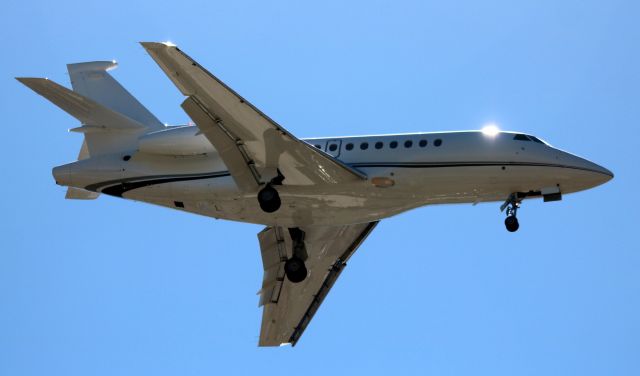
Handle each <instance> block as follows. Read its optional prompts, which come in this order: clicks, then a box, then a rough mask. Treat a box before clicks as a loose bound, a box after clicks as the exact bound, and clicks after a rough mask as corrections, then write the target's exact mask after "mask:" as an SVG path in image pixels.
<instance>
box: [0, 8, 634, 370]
mask: <svg viewBox="0 0 640 376" xmlns="http://www.w3.org/2000/svg"><path fill="white" fill-rule="evenodd" d="M639 11H640V5H638V3H637V2H634V1H615V0H612V1H606V2H596V1H575V0H573V1H563V2H557V1H536V2H526V3H525V2H513V1H482V2H480V1H393V2H391V1H390V2H383V1H366V2H356V1H354V2H349V4H345V2H327V1H323V2H318V3H317V4H307V3H306V2H246V1H227V2H215V1H182V2H173V3H167V4H159V3H158V2H152V1H136V2H132V1H129V2H122V1H110V2H95V3H87V2H84V1H83V2H80V1H78V2H66V1H56V2H49V1H41V0H37V1H29V2H25V1H14V0H9V1H5V2H4V3H3V11H2V14H0V21H1V22H0V31H1V34H0V35H2V45H3V53H2V59H0V73H1V74H0V82H1V84H0V113H1V114H2V122H3V135H4V140H5V142H4V148H3V150H4V153H3V154H4V161H3V163H1V164H0V171H1V172H2V181H3V183H4V184H2V185H0V193H1V194H2V197H3V198H4V205H3V214H2V215H0V223H1V226H0V228H1V230H0V234H1V235H2V236H0V375H7V376H8V375H12V376H15V375H43V374H46V375H87V374H90V375H138V374H154V375H175V374H182V375H202V374H223V373H224V374H255V373H257V372H260V373H266V374H272V373H273V374H276V373H277V374H282V373H283V372H304V373H305V374H308V375H327V374H332V375H335V374H350V373H354V372H358V373H367V374H390V373H392V372H393V373H399V372H404V373H410V374H434V375H467V374H474V375H541V374H545V375H569V374H574V375H578V374H579V375H603V374H607V375H638V374H640V300H639V297H640V273H639V270H640V254H639V251H640V247H639V246H638V240H637V236H636V233H635V232H636V231H637V225H638V224H639V223H640V221H639V220H638V219H639V218H638V209H639V208H638V203H637V200H636V199H635V191H636V189H637V187H638V185H639V184H640V176H639V174H638V164H639V162H640V160H639V158H638V149H639V148H640V141H639V138H638V137H636V133H637V131H638V123H639V120H640V105H639V103H640V89H639V88H640V70H639V69H638V67H640V49H639V48H638V46H639V45H640V26H638V19H639V17H640V12H639ZM141 40H151V41H163V40H171V41H173V42H175V43H177V44H179V45H180V47H181V48H182V49H184V50H185V51H187V53H189V54H190V55H191V56H192V57H194V58H196V59H197V60H198V61H199V62H200V63H201V64H202V65H204V66H206V67H208V68H209V69H210V70H211V71H212V72H214V73H215V74H217V75H218V76H219V77H220V78H222V79H223V80H225V81H226V82H227V83H228V84H229V85H230V86H232V87H233V88H234V89H236V90H237V91H238V92H240V93H241V94H242V95H243V96H245V97H247V98H248V99H249V100H251V101H252V102H253V103H254V104H255V105H257V106H258V107H259V108H261V109H262V110H263V111H264V112H265V113H267V114H269V115H270V116H271V117H273V118H274V119H275V120H277V121H278V122H279V123H280V124H282V125H283V126H285V127H286V128H287V129H288V130H290V131H291V132H293V133H294V134H296V135H298V136H300V137H312V136H331V135H347V134H371V133H393V132H414V131H436V130H460V129H478V128H480V127H481V126H482V125H483V124H485V123H487V122H496V123H498V124H499V125H500V126H501V127H502V128H503V129H509V130H520V131H523V132H528V133H532V134H535V135H537V136H539V137H541V138H543V139H545V140H547V141H549V142H550V143H552V144H553V145H555V146H557V147H560V148H562V149H565V150H568V151H571V152H574V153H576V154H578V155H581V156H585V157H587V158H589V159H591V160H594V161H595V162H597V163H599V164H602V165H604V166H606V167H608V168H609V169H611V170H612V171H614V172H615V174H616V177H615V179H614V180H613V181H611V182H610V183H608V184H607V185H605V186H602V187H599V188H596V189H593V190H591V191H587V192H582V193H577V194H574V195H568V196H565V199H564V200H563V201H561V202H555V203H546V204H543V203H542V202H540V201H527V202H526V203H525V204H524V206H523V209H522V210H521V211H520V212H519V218H520V223H521V229H520V231H519V232H518V233H516V234H509V233H507V232H506V231H505V230H504V227H503V224H502V221H503V215H502V214H501V213H500V212H499V210H498V206H499V204H497V203H496V204H483V205H478V206H475V207H472V206H471V205H459V206H438V207H427V208H422V209H419V210H415V211H412V212H409V213H405V214H403V215H399V216H397V217H394V218H391V219H388V220H385V221H383V222H382V223H381V225H380V226H379V227H378V228H377V229H376V231H375V232H374V233H373V234H372V235H371V236H370V238H369V239H368V240H367V241H366V243H365V244H364V245H363V246H362V247H361V248H360V250H359V251H358V253H357V254H356V255H355V256H354V258H353V259H352V260H351V262H350V264H349V267H348V268H347V269H346V271H345V273H343V275H342V277H341V278H340V280H339V281H338V283H337V284H336V285H335V287H334V289H333V290H332V292H331V294H330V296H329V297H328V298H327V299H326V301H325V302H324V304H323V306H322V308H321V309H320V311H319V312H318V314H317V315H316V317H315V319H314V321H313V322H312V323H311V325H310V326H309V328H308V330H307V331H306V333H305V335H304V337H303V338H302V340H301V341H300V342H299V344H298V346H297V347H295V348H293V349H292V348H275V349H273V348H271V349H261V348H257V347H256V343H257V337H258V330H259V325H260V316H261V310H260V309H258V307H257V304H258V297H257V296H256V295H255V293H256V291H258V289H259V287H260V283H261V280H262V275H261V271H262V268H261V265H260V258H259V251H258V245H257V240H256V237H255V234H256V233H257V232H258V231H259V230H260V226H255V225H247V224H240V223H232V222H225V221H216V220H213V219H209V218H205V217H198V216H194V215H189V214H186V213H182V212H178V211H171V210H167V209H163V208H158V207H153V206H148V205H145V204H142V203H136V202H129V201H124V200H119V199H116V198H110V197H100V199H98V200H96V201H90V202H81V201H68V200H64V189H63V188H61V187H58V186H56V185H55V184H54V181H53V179H52V177H51V172H50V171H51V168H52V167H53V166H55V165H59V164H63V163H66V162H68V161H71V160H74V159H75V157H76V155H77V151H78V148H79V145H80V143H81V138H80V136H79V135H77V134H70V133H68V132H67V131H66V130H67V129H68V128H72V127H74V126H76V125H77V123H76V121H75V120H74V119H73V118H71V117H69V116H68V115H66V114H65V113H64V112H62V111H60V110H58V109H57V108H55V107H54V106H53V105H51V104H50V103H48V102H46V101H45V100H44V99H42V98H40V97H39V96H37V95H35V94H34V93H32V92H31V91H29V90H28V89H26V88H25V87H22V86H21V85H20V84H19V83H18V82H16V81H15V80H13V77H15V76H46V77H49V78H51V79H54V80H56V81H58V82H60V83H63V84H65V85H69V82H68V76H67V74H66V67H65V64H66V63H70V62H80V61H87V60H104V59H117V60H118V61H119V63H120V67H119V68H118V69H117V70H116V71H114V72H113V74H114V76H115V77H116V78H117V79H118V80H120V81H121V82H122V83H123V84H124V85H125V86H126V87H127V88H128V89H129V90H130V91H131V92H132V93H133V94H134V95H136V96H137V97H138V98H139V99H140V100H141V101H142V102H143V103H144V104H145V105H146V106H147V107H148V108H149V109H150V110H151V111H153V112H154V113H155V114H156V115H157V116H158V117H159V118H160V119H161V120H163V121H165V122H167V123H184V122H187V121H188V118H187V117H186V115H185V114H184V113H183V111H182V110H181V108H180V107H179V103H180V102H181V96H180V94H179V93H178V91H177V90H176V89H175V88H174V87H173V85H172V84H171V83H170V82H169V80H168V79H167V78H166V77H165V76H164V74H163V73H162V72H161V71H160V70H159V69H158V68H157V66H156V65H155V64H154V63H153V61H152V60H151V58H149V57H148V56H147V55H146V54H145V52H144V51H143V49H142V48H141V47H140V46H139V45H138V44H137V42H138V41H141ZM238 265H241V266H242V268H241V269H239V270H237V269H234V268H235V267H236V266H238Z"/></svg>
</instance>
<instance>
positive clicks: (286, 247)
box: [258, 222, 378, 346]
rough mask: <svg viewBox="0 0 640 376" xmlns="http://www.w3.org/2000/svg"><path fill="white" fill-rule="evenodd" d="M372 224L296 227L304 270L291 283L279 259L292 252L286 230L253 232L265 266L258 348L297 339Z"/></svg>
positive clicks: (292, 342)
mask: <svg viewBox="0 0 640 376" xmlns="http://www.w3.org/2000/svg"><path fill="white" fill-rule="evenodd" d="M377 224H378V222H371V223H363V224H356V225H347V226H333V227H304V228H301V230H302V231H304V232H305V245H306V248H307V254H308V258H307V260H306V261H305V264H306V266H307V269H308V271H309V274H308V275H307V278H306V279H305V280H304V281H302V282H300V283H292V282H290V281H289V280H288V279H287V278H286V276H285V273H284V262H285V261H286V260H287V258H289V257H290V256H291V254H292V242H291V238H290V236H289V232H288V231H287V229H286V228H283V227H266V228H265V229H264V230H262V232H260V233H259V234H258V239H259V240H260V251H261V253H262V264H263V267H264V279H263V282H262V289H261V290H260V305H261V306H264V310H263V312H262V328H261V329H260V342H259V345H260V346H279V345H281V344H284V343H291V344H292V345H295V344H296V342H298V340H299V339H300V336H301V335H302V333H303V332H304V330H305V329H306V327H307V325H309V322H310V321H311V319H312V318H313V315H314V314H315V313H316V312H317V310H318V308H319V307H320V304H321V303H322V301H323V300H324V298H325V297H326V296H327V294H328V293H329V290H330V289H331V287H332V286H333V284H334V283H335V281H336V280H337V279H338V276H339V275H340V273H341V272H342V269H343V268H344V267H345V266H346V265H347V264H346V262H347V260H348V259H349V257H351V255H353V253H354V252H355V251H356V249H358V247H359V246H360V244H362V242H363V241H364V240H365V239H366V237H367V236H368V235H369V233H370V232H371V231H372V230H373V228H374V227H375V226H376V225H377Z"/></svg>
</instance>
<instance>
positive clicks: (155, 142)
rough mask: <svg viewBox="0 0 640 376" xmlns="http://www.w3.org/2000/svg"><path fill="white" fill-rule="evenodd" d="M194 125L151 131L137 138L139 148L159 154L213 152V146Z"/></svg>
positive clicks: (185, 154) (184, 154) (144, 151)
mask: <svg viewBox="0 0 640 376" xmlns="http://www.w3.org/2000/svg"><path fill="white" fill-rule="evenodd" d="M199 131H200V130H199V129H198V127H196V126H190V125H185V126H178V127H171V128H169V129H164V130H161V131H158V132H153V133H149V134H146V135H144V136H142V137H141V138H140V139H139V150H140V151H141V152H143V153H149V154H160V155H180V156H187V155H199V154H209V153H212V152H215V151H216V150H215V148H214V147H213V145H211V143H210V142H209V140H207V138H206V137H205V136H204V135H203V134H201V133H200V132H199Z"/></svg>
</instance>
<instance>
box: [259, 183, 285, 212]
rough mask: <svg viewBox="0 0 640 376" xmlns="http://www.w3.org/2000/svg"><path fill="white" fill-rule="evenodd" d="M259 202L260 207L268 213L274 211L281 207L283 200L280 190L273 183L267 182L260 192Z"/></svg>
mask: <svg viewBox="0 0 640 376" xmlns="http://www.w3.org/2000/svg"><path fill="white" fill-rule="evenodd" d="M258 203H260V208H261V209H262V211H264V212H266V213H273V212H275V211H276V210H278V209H280V205H281V203H282V202H281V201H280V195H279V194H278V191H276V189H275V188H273V186H272V185H271V184H267V185H266V186H265V187H264V188H262V189H261V190H260V192H258Z"/></svg>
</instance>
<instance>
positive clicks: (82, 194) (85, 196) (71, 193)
mask: <svg viewBox="0 0 640 376" xmlns="http://www.w3.org/2000/svg"><path fill="white" fill-rule="evenodd" d="M98 196H100V193H97V192H91V191H87V190H85V189H80V188H75V187H69V188H68V189H67V194H66V196H64V198H66V199H67V200H95V199H96V198H98Z"/></svg>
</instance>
